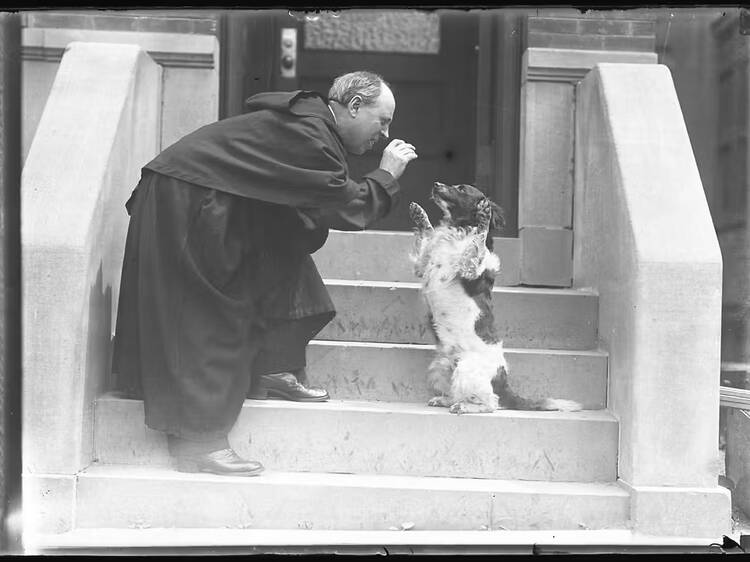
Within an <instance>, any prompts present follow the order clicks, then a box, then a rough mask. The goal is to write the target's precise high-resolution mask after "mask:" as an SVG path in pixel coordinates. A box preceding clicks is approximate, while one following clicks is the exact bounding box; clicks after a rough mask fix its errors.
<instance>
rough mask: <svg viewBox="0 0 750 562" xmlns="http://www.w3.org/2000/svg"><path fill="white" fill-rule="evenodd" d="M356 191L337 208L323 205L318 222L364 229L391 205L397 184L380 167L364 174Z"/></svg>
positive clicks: (331, 226) (386, 212)
mask: <svg viewBox="0 0 750 562" xmlns="http://www.w3.org/2000/svg"><path fill="white" fill-rule="evenodd" d="M359 185H360V193H359V194H358V195H357V197H356V198H354V199H353V200H352V201H350V202H349V203H348V204H347V205H346V206H344V207H341V208H333V209H324V210H323V211H322V212H321V213H320V215H321V216H320V218H319V219H318V221H317V222H318V223H319V224H321V225H323V226H326V227H328V228H333V229H335V230H364V229H365V228H367V227H368V226H369V225H370V224H372V223H373V222H375V221H376V220H378V219H380V218H382V217H384V216H385V215H387V214H388V212H389V211H390V210H391V209H392V208H393V204H394V201H395V199H396V197H397V194H398V191H399V189H400V186H399V184H398V181H397V180H396V179H395V178H394V177H393V176H392V175H391V174H390V173H388V172H386V171H385V170H382V169H380V168H378V169H376V170H373V171H372V172H370V173H368V174H365V176H364V178H363V181H362V182H361V183H360V184H359Z"/></svg>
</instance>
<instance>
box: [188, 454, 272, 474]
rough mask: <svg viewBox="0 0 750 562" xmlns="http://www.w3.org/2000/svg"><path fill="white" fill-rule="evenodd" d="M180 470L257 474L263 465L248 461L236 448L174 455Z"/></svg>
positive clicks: (261, 470)
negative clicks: (197, 453)
mask: <svg viewBox="0 0 750 562" xmlns="http://www.w3.org/2000/svg"><path fill="white" fill-rule="evenodd" d="M174 459H175V463H176V465H177V470H178V471H179V472H210V473H212V474H221V475H223V476H256V475H258V474H260V473H261V472H263V465H262V464H260V463H259V462H257V461H248V460H245V459H243V458H242V457H240V456H239V455H238V454H237V453H235V452H234V449H220V450H219V451H213V452H211V453H203V454H199V455H186V456H178V457H174Z"/></svg>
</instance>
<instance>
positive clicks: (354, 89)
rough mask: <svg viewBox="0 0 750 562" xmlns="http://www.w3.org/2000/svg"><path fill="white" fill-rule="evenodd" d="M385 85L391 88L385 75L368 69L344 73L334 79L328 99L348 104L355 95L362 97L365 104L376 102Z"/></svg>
mask: <svg viewBox="0 0 750 562" xmlns="http://www.w3.org/2000/svg"><path fill="white" fill-rule="evenodd" d="M383 85H385V86H387V87H389V88H390V86H389V85H388V83H387V82H386V81H385V80H383V77H382V76H380V75H378V74H375V73H374V72H369V71H367V70H358V71H356V72H349V73H348V74H342V75H341V76H339V77H337V78H336V79H335V80H334V81H333V85H332V86H331V89H330V90H329V91H328V99H329V100H333V101H337V102H339V103H340V104H342V105H347V104H348V103H349V102H350V101H351V99H352V98H353V97H354V96H359V97H361V98H362V102H363V103H364V104H365V105H368V104H371V103H375V101H376V100H377V99H378V96H379V95H380V92H381V91H382V87H383Z"/></svg>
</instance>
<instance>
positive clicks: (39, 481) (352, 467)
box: [24, 233, 725, 551]
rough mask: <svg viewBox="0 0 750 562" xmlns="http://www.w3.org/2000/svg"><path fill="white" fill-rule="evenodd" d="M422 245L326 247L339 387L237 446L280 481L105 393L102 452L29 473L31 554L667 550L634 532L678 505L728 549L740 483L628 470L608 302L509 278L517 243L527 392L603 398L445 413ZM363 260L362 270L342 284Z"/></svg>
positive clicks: (289, 406) (312, 362)
mask: <svg viewBox="0 0 750 562" xmlns="http://www.w3.org/2000/svg"><path fill="white" fill-rule="evenodd" d="M410 238H411V236H410V235H408V236H407V235H404V233H390V234H389V233H377V234H373V233H355V234H352V233H349V234H343V233H332V238H331V239H330V240H329V243H328V245H327V246H326V247H325V248H327V249H326V250H325V251H323V252H322V253H318V254H316V256H315V257H316V261H317V263H318V266H319V268H320V271H321V275H322V276H323V277H324V278H325V279H326V280H327V281H326V284H327V286H328V288H329V290H330V293H331V296H332V299H333V300H334V302H335V303H336V306H337V310H338V314H337V317H336V319H335V320H334V321H333V322H332V323H331V324H329V326H327V327H326V328H325V329H324V330H323V331H322V332H321V333H320V334H319V335H318V339H316V340H315V341H313V342H312V343H311V345H310V346H309V350H308V372H309V377H310V381H311V384H315V385H319V386H324V387H325V388H327V389H328V390H329V392H330V394H331V396H332V399H331V400H330V401H329V402H326V403H317V404H305V403H295V402H287V401H275V400H268V401H257V400H246V401H245V403H244V405H243V408H242V411H241V414H240V416H239V418H238V421H237V423H236V424H235V427H234V428H233V430H232V432H231V433H230V436H229V440H230V443H231V445H232V446H233V447H234V449H235V450H236V451H237V452H238V453H239V454H240V455H242V456H244V457H246V458H250V459H255V460H259V461H260V462H262V463H263V464H264V466H265V467H266V471H265V472H264V473H263V474H261V475H260V476H257V477H252V478H239V477H220V476H215V475H210V474H183V473H179V472H177V471H175V470H174V469H173V468H172V467H171V466H170V460H169V455H168V452H167V447H166V439H165V436H164V435H163V434H162V433H160V432H156V431H153V430H150V429H149V428H147V427H146V426H145V424H144V422H143V420H144V411H143V402H142V401H139V400H130V399H123V398H119V397H116V396H114V395H105V396H101V397H99V398H98V399H97V401H96V404H95V408H94V419H95V424H94V426H95V427H94V460H93V463H92V464H91V465H90V466H88V467H87V468H86V469H84V470H83V471H81V472H79V473H78V474H73V475H45V474H39V475H36V474H28V475H25V477H24V489H25V491H24V498H25V501H26V498H27V497H28V499H29V502H30V504H29V505H35V506H38V507H40V508H41V509H40V512H39V513H40V515H39V517H38V518H37V521H35V522H32V524H31V525H29V527H28V528H27V538H28V541H27V543H28V545H29V548H31V549H32V551H33V549H34V548H39V549H42V550H43V549H45V548H51V549H54V548H63V549H64V548H79V547H80V548H85V547H96V546H104V547H115V546H118V545H120V546H123V547H129V546H133V547H137V546H144V547H147V546H159V545H161V546H168V547H169V546H206V545H210V546H222V545H225V546H248V545H289V544H299V545H304V544H319V545H321V544H323V545H325V544H328V545H331V544H351V545H357V544H359V545H362V544H422V545H429V544H435V545H448V544H452V545H460V544H466V545H477V544H486V545H495V546H497V545H506V546H508V545H533V544H538V543H540V542H542V543H546V544H551V545H554V544H557V543H559V542H560V541H563V543H564V542H565V541H569V543H568V544H574V543H577V544H595V543H596V542H597V541H602V542H601V544H604V543H607V544H628V545H633V544H638V543H639V541H640V543H642V544H663V543H664V540H662V541H661V543H660V542H654V540H655V539H654V537H646V536H645V535H636V534H633V533H632V532H631V529H636V530H638V531H639V532H641V531H643V530H644V529H648V528H649V525H652V519H654V520H656V519H655V518H656V517H657V515H658V513H657V511H658V510H659V509H661V508H665V509H667V510H668V512H669V514H670V524H671V525H672V529H669V528H668V526H663V530H665V531H666V532H665V533H662V534H664V535H666V534H673V535H674V534H675V531H674V529H680V528H684V529H687V530H689V531H690V533H686V534H685V536H692V537H693V539H691V540H694V541H695V543H694V544H700V545H704V544H706V545H707V544H710V542H711V541H713V540H717V539H718V540H719V543H720V542H721V540H720V539H721V537H720V536H718V537H717V536H714V535H715V531H716V529H720V528H722V527H721V526H720V524H717V525H713V526H712V525H710V524H707V525H702V521H703V520H704V519H710V517H711V513H707V512H706V511H705V510H704V511H701V510H702V509H703V508H704V507H705V509H706V510H707V511H709V512H710V511H712V510H713V509H714V508H715V511H716V513H721V510H722V509H723V508H722V501H724V499H725V498H724V496H723V495H722V494H721V493H715V491H714V490H687V491H685V494H683V493H682V491H677V490H675V491H674V492H676V493H674V494H672V495H669V494H668V493H667V494H665V493H664V492H665V490H660V489H655V490H650V489H649V490H647V489H641V488H630V487H628V486H627V485H626V484H624V483H622V482H620V481H619V480H618V474H617V462H618V442H619V425H618V421H617V419H616V418H615V417H614V416H613V415H612V413H611V412H609V411H608V410H607V409H606V408H607V376H608V355H607V353H606V352H603V351H600V350H598V349H597V332H598V324H597V319H598V299H599V297H598V295H597V294H596V293H595V292H592V291H586V290H575V289H569V288H567V289H566V288H558V289H549V288H547V289H545V288H526V287H510V286H503V285H509V284H512V279H514V278H517V277H518V275H519V273H518V255H519V252H520V249H519V245H518V240H509V239H496V247H497V248H498V252H499V253H500V254H501V258H502V257H503V256H505V258H506V260H508V261H510V268H511V271H510V274H509V277H506V278H505V279H504V281H503V282H501V283H499V284H498V285H499V286H497V287H495V289H494V294H493V305H494V307H495V312H496V314H497V322H498V328H499V332H500V336H501V338H503V340H504V344H505V346H506V354H507V360H508V363H509V368H510V369H509V370H510V372H509V380H510V384H511V387H513V388H514V389H515V390H516V391H517V392H518V393H520V394H521V395H524V396H527V397H530V398H545V397H555V398H567V399H571V400H576V401H578V402H580V403H582V404H583V406H584V410H583V411H580V412H527V411H513V410H499V411H497V412H494V413H491V414H479V415H461V416H457V415H454V414H450V413H449V412H448V411H447V409H445V408H431V407H428V406H427V405H426V402H427V400H428V399H429V398H430V391H429V389H428V388H427V384H426V377H425V371H426V368H427V365H428V364H429V361H430V360H431V357H432V354H433V353H434V345H433V344H434V342H433V339H432V334H431V332H430V330H429V327H428V326H427V322H426V317H425V310H424V305H423V303H422V301H421V296H420V294H419V284H418V283H416V282H415V281H416V280H415V279H414V278H413V276H412V274H411V271H410V268H409V267H408V266H407V265H405V263H406V264H408V261H407V260H406V254H407V253H408V245H409V244H410ZM384 245H385V247H386V248H387V249H389V251H383V247H384ZM394 255H398V256H399V259H398V260H396V259H392V256H394ZM373 256H377V257H376V258H373ZM346 271H350V272H351V271H354V272H356V274H354V275H352V277H350V278H348V279H342V278H341V277H342V276H343V275H344V274H345V272H346ZM27 491H28V493H27ZM652 498H655V499H654V500H653V501H652ZM684 498H688V500H686V501H682V500H683V499H684ZM675 500H676V501H675ZM688 509H690V510H692V512H686V510H688ZM680 516H684V518H685V519H686V521H687V523H686V524H685V525H683V526H682V527H680V524H677V523H674V521H673V520H674V519H676V518H678V517H680ZM32 519H33V517H32ZM655 532H659V533H661V528H660V529H659V530H658V531H655ZM566 533H567V534H566ZM570 533H574V534H572V535H571V534H570ZM564 537H567V538H564ZM695 537H707V538H706V539H695ZM673 539H676V540H677V541H678V542H679V541H680V540H681V539H679V538H677V537H673ZM670 540H671V539H670ZM295 541H296V542H295ZM308 541H309V543H308ZM400 541H401V542H400ZM149 542H151V544H149ZM667 542H669V541H667ZM680 544H684V541H683V542H682V543H680Z"/></svg>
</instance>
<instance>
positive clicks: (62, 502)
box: [22, 474, 76, 534]
mask: <svg viewBox="0 0 750 562" xmlns="http://www.w3.org/2000/svg"><path fill="white" fill-rule="evenodd" d="M22 490H23V492H22V493H23V500H22V503H23V532H24V533H51V534H59V533H65V532H68V531H70V530H71V529H72V528H73V526H74V523H73V519H74V514H75V497H76V477H75V476H69V475H59V474H40V475H32V474H24V475H23V481H22Z"/></svg>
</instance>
